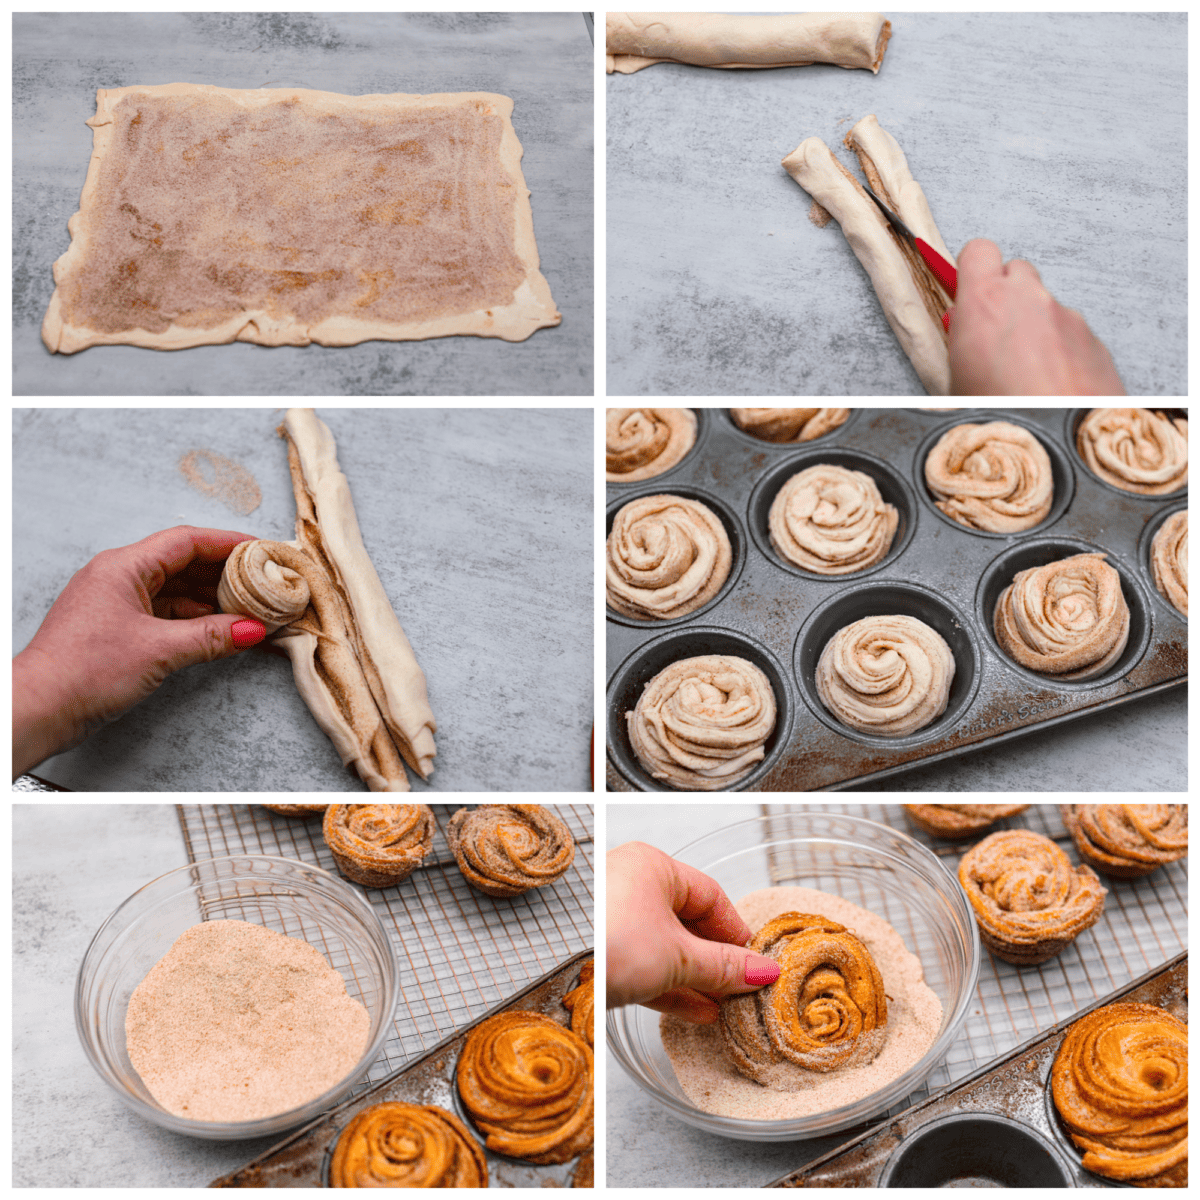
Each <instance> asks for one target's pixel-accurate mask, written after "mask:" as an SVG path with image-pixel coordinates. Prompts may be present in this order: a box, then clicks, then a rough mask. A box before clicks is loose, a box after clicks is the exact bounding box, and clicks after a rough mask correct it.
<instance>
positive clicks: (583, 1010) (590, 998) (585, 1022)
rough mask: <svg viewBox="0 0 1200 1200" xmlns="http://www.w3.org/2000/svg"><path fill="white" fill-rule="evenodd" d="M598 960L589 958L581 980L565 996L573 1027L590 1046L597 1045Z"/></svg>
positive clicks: (583, 967) (565, 1005) (582, 971)
mask: <svg viewBox="0 0 1200 1200" xmlns="http://www.w3.org/2000/svg"><path fill="white" fill-rule="evenodd" d="M595 973H596V960H595V959H594V958H589V959H588V960H587V962H585V963H584V964H583V966H582V967H581V968H580V970H579V982H578V983H577V984H576V985H575V986H574V987H573V988H572V989H571V990H570V991H569V992H568V993H567V994H566V995H565V996H564V997H563V1007H564V1008H566V1010H567V1011H568V1012H569V1013H570V1014H571V1029H572V1031H573V1032H574V1033H577V1034H578V1035H579V1036H580V1037H581V1038H583V1040H584V1041H585V1042H587V1044H588V1045H589V1046H595V1044H596V1035H595V1001H596V980H595Z"/></svg>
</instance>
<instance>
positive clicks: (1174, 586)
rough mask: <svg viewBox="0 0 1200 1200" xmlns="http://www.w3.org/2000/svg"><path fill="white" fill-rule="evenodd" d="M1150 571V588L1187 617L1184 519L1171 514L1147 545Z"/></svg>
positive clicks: (1183, 515)
mask: <svg viewBox="0 0 1200 1200" xmlns="http://www.w3.org/2000/svg"><path fill="white" fill-rule="evenodd" d="M1150 569H1151V570H1152V571H1153V572H1154V586H1155V587H1156V588H1158V590H1159V592H1161V593H1162V595H1163V596H1164V597H1165V598H1166V600H1167V602H1168V603H1170V604H1173V605H1174V606H1175V607H1176V608H1177V609H1178V610H1179V611H1180V612H1181V613H1183V615H1184V616H1185V617H1186V616H1187V615H1188V515H1187V509H1186V508H1183V509H1180V510H1179V512H1177V513H1172V514H1171V515H1170V516H1169V517H1168V518H1167V519H1166V520H1165V521H1164V522H1163V523H1162V525H1160V526H1159V529H1158V532H1157V533H1156V534H1155V535H1154V541H1153V542H1151V543H1150Z"/></svg>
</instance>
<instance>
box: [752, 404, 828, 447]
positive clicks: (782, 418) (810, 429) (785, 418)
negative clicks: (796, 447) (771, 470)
mask: <svg viewBox="0 0 1200 1200" xmlns="http://www.w3.org/2000/svg"><path fill="white" fill-rule="evenodd" d="M729 415H730V416H731V417H732V418H733V423H734V424H735V425H736V426H737V427H738V428H739V429H741V430H743V431H744V432H745V433H748V434H750V435H751V436H753V437H756V438H759V439H761V440H762V441H764V442H811V441H812V440H813V439H814V438H819V437H824V436H825V434H827V433H832V432H833V431H834V430H835V429H837V428H839V427H840V426H842V425H844V424H845V423H846V420H847V418H848V417H849V416H850V410H849V409H848V408H731V409H730V410H729Z"/></svg>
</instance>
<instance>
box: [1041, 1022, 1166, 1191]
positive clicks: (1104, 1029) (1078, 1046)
mask: <svg viewBox="0 0 1200 1200" xmlns="http://www.w3.org/2000/svg"><path fill="white" fill-rule="evenodd" d="M1187 1042H1188V1031H1187V1026H1186V1025H1185V1024H1184V1023H1183V1022H1182V1021H1180V1020H1179V1019H1178V1018H1176V1017H1173V1016H1172V1015H1171V1014H1170V1013H1168V1012H1165V1011H1164V1010H1163V1009H1161V1008H1156V1007H1155V1006H1154V1005H1152V1004H1137V1003H1133V1002H1121V1003H1117V1004H1107V1005H1105V1006H1104V1007H1103V1008H1098V1009H1096V1010H1095V1011H1094V1012H1090V1013H1088V1014H1087V1015H1086V1016H1084V1017H1080V1019H1079V1020H1078V1021H1076V1022H1075V1024H1074V1025H1072V1026H1071V1028H1070V1029H1068V1030H1067V1035H1066V1037H1064V1038H1063V1042H1062V1045H1061V1046H1060V1047H1059V1051H1058V1054H1057V1056H1056V1057H1055V1059H1054V1066H1053V1067H1052V1068H1051V1071H1050V1094H1051V1095H1052V1096H1053V1098H1054V1107H1055V1108H1056V1109H1058V1115H1059V1116H1060V1117H1061V1118H1062V1122H1063V1125H1064V1126H1066V1130H1067V1133H1069V1134H1070V1136H1071V1140H1072V1141H1073V1142H1074V1143H1075V1145H1077V1146H1078V1147H1079V1148H1080V1150H1082V1151H1083V1165H1084V1168H1085V1169H1086V1170H1088V1171H1092V1172H1094V1173H1095V1174H1096V1175H1101V1176H1103V1177H1104V1178H1105V1179H1113V1180H1117V1181H1119V1182H1121V1183H1127V1184H1132V1185H1133V1186H1134V1187H1187V1181H1188V1153H1187V1120H1188V1084H1187V1059H1188V1052H1187Z"/></svg>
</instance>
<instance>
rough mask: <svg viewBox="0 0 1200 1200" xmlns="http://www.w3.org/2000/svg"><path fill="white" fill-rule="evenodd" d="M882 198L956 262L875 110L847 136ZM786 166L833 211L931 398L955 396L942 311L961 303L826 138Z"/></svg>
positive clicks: (803, 146)
mask: <svg viewBox="0 0 1200 1200" xmlns="http://www.w3.org/2000/svg"><path fill="white" fill-rule="evenodd" d="M845 143H846V146H847V147H848V148H849V149H851V150H853V151H854V152H855V153H856V154H857V155H858V160H859V163H860V164H861V166H862V168H863V171H864V173H865V174H866V176H867V181H868V182H869V183H870V185H871V188H872V189H873V190H874V192H875V193H876V195H878V196H879V198H880V199H881V200H882V201H883V202H884V203H885V204H886V205H888V207H889V208H890V209H891V210H892V212H894V213H895V214H896V215H897V216H898V217H899V218H900V219H901V220H902V221H903V222H904V223H905V224H906V225H907V226H908V227H909V229H911V230H912V231H913V233H915V234H916V235H917V237H919V238H924V239H925V241H927V242H928V243H929V244H930V245H931V246H932V247H933V248H934V249H935V250H936V251H937V252H938V253H939V254H940V255H941V256H942V257H943V258H945V259H946V260H947V261H948V262H951V263H953V262H954V258H953V256H952V255H951V254H950V251H949V250H948V249H947V248H946V243H945V242H944V241H943V240H942V235H941V234H940V233H939V232H938V228H937V226H936V225H935V224H934V223H933V214H932V213H931V212H930V209H929V202H928V201H927V200H926V199H925V193H924V191H922V189H921V185H920V184H919V183H917V181H916V180H915V179H914V178H913V176H912V172H911V171H910V170H909V168H908V160H907V159H906V158H905V157H904V151H903V150H901V149H900V145H899V143H898V142H897V141H896V139H895V138H894V137H892V135H891V134H890V133H888V132H887V130H886V129H884V128H883V127H882V126H881V125H880V124H879V122H878V121H877V120H876V118H875V115H874V114H873V113H872V114H871V115H870V116H867V117H864V118H863V119H862V120H861V121H859V122H858V124H857V125H855V126H854V128H853V129H851V130H850V132H849V133H848V134H846V138H845ZM783 166H784V169H785V170H786V171H787V173H788V174H789V175H791V177H792V178H793V179H794V180H795V181H796V182H797V183H798V184H799V185H800V186H801V187H802V188H804V190H805V191H806V192H808V194H809V195H810V196H812V198H813V199H814V200H816V201H817V203H818V204H820V205H821V207H822V208H824V209H826V210H827V211H828V212H829V213H831V214H832V215H833V217H834V219H835V220H836V221H837V223H838V224H839V225H840V226H841V227H842V233H843V234H845V236H846V241H847V242H849V243H850V248H851V249H852V250H853V251H854V254H855V257H857V259H858V261H859V262H860V263H862V265H863V267H864V268H865V269H866V272H867V274H868V275H869V276H870V278H871V284H872V286H873V287H874V288H875V295H876V296H877V297H878V298H879V304H880V307H882V309H883V315H884V316H885V317H886V318H887V322H888V324H889V325H890V326H891V327H892V331H893V333H895V335H896V338H897V340H898V341H899V342H900V345H901V347H902V348H903V349H904V353H905V354H907V355H908V357H909V360H910V361H911V362H912V365H913V367H914V369H915V370H916V372H917V374H918V375H919V376H920V377H921V382H922V383H923V384H924V385H925V389H926V391H927V392H928V393H929V394H930V395H931V396H946V395H949V392H950V356H949V352H948V350H947V338H946V332H945V329H944V328H943V327H942V313H944V312H945V311H946V310H947V309H948V308H950V306H951V304H952V303H953V301H952V300H951V299H950V297H949V296H948V295H947V294H946V292H945V291H944V289H943V288H942V285H941V284H940V283H938V281H937V279H936V277H935V276H934V274H933V272H932V271H931V270H930V269H929V268H928V267H927V266H926V265H925V261H924V259H922V258H921V256H920V255H919V254H918V253H917V251H916V248H915V247H914V246H912V245H910V244H909V242H908V240H907V239H906V238H904V237H903V236H902V235H901V234H899V233H897V232H896V230H894V229H893V228H892V226H891V225H890V224H889V222H888V220H887V218H886V217H885V216H884V215H883V213H881V212H880V211H879V208H878V207H877V206H876V204H875V202H874V201H873V200H872V199H871V197H870V196H868V195H867V193H866V192H865V191H864V190H863V188H862V185H861V184H860V183H859V182H858V180H856V179H855V178H854V177H853V176H852V175H851V174H850V172H849V171H847V170H846V168H845V167H844V166H842V164H841V163H840V162H838V160H837V159H836V158H834V156H833V155H832V153H830V150H829V147H828V146H826V145H825V143H824V142H823V141H821V139H820V138H816V137H811V138H806V139H805V140H804V141H803V142H801V143H800V145H799V146H797V147H796V149H795V150H793V151H792V153H791V154H789V155H788V156H787V158H785V159H784V160H783Z"/></svg>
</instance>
